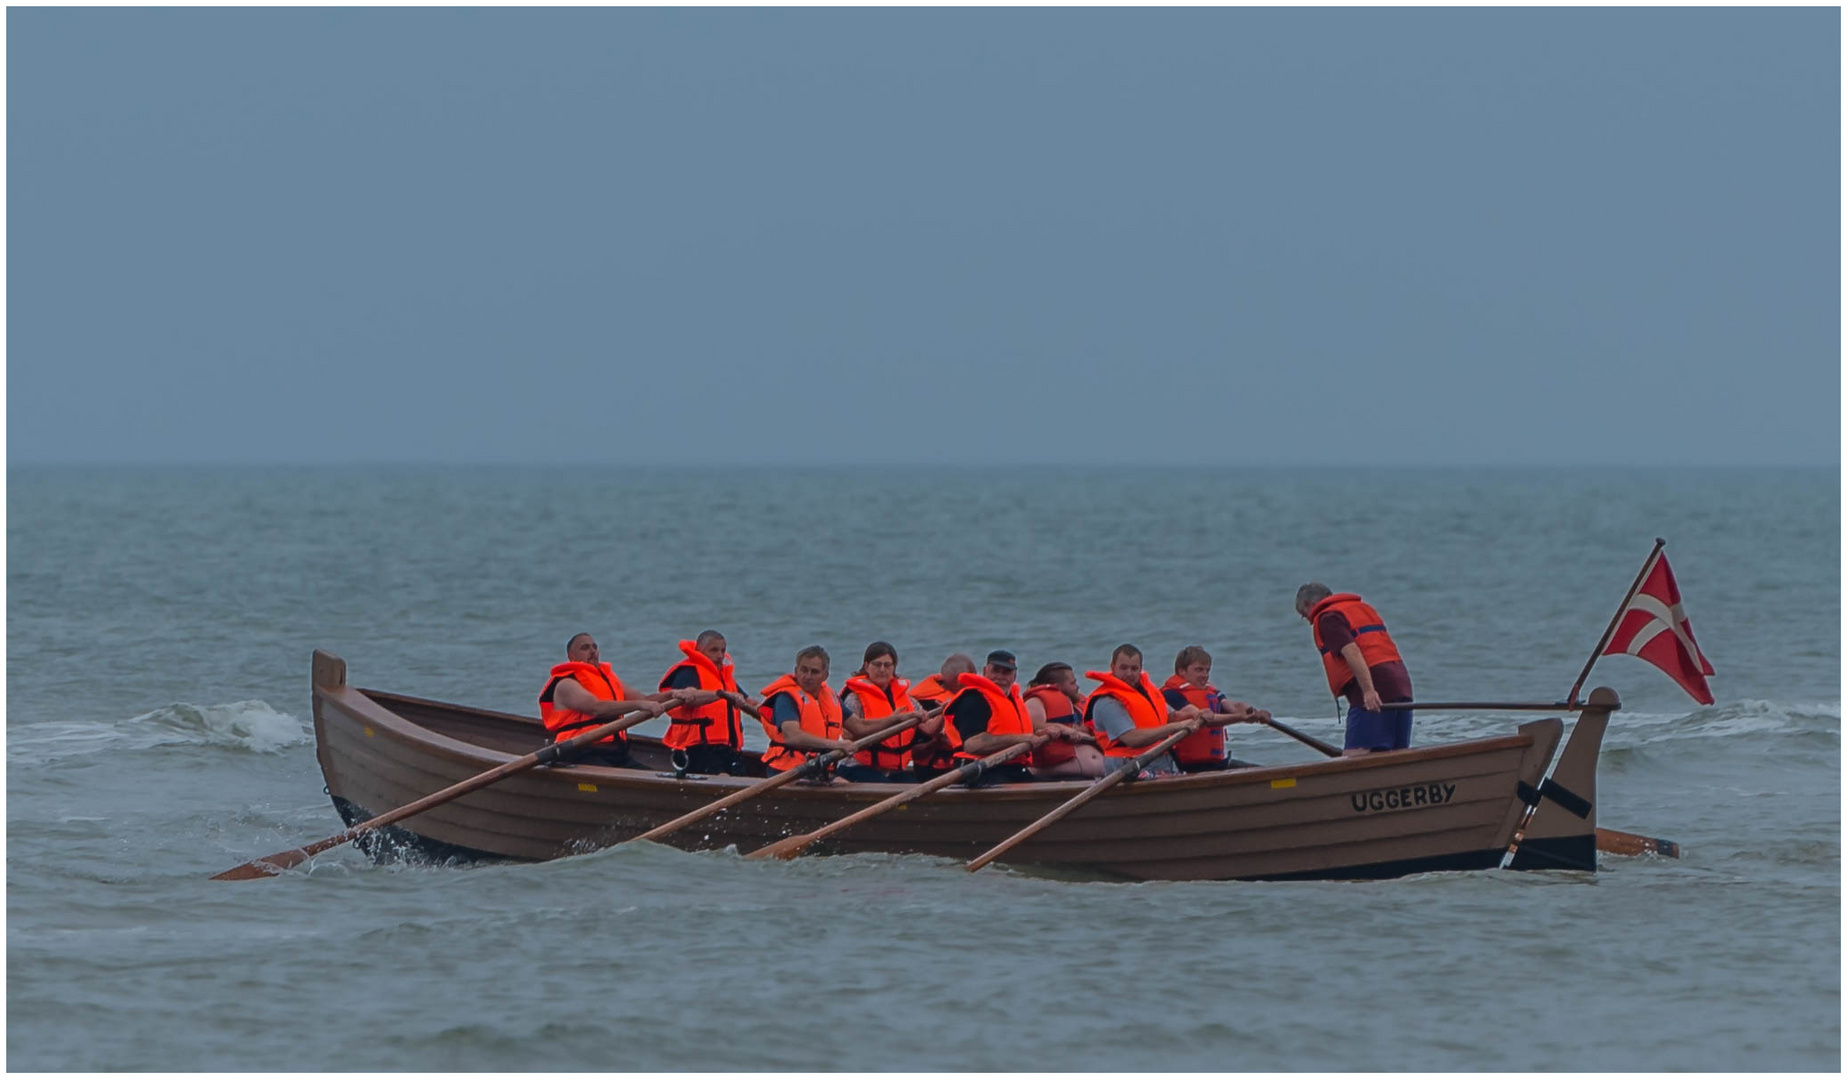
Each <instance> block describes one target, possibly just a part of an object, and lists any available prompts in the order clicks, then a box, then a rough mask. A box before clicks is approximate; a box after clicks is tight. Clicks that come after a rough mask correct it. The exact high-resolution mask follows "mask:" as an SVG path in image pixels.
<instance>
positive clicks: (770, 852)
mask: <svg viewBox="0 0 1848 1080" xmlns="http://www.w3.org/2000/svg"><path fill="white" fill-rule="evenodd" d="M1028 749H1029V747H1028V744H1026V743H1015V744H1014V745H1012V746H1010V747H1007V748H1006V749H1003V750H997V751H995V752H994V753H992V754H990V755H988V756H987V757H985V758H983V759H982V760H980V761H971V762H970V763H969V764H967V765H964V766H963V767H962V768H960V769H953V770H951V771H950V772H946V773H944V774H943V775H942V776H937V777H932V778H931V779H929V780H927V781H925V782H924V783H922V784H919V785H917V786H916V787H912V788H908V789H906V790H905V791H901V792H899V793H898V794H897V795H894V796H892V797H891V798H889V799H886V800H884V801H883V802H877V803H874V804H873V805H871V806H869V807H867V808H866V809H864V810H861V811H859V812H858V813H855V814H849V815H847V816H846V817H844V818H842V819H840V820H839V821H835V822H830V823H829V824H826V825H823V826H822V827H821V828H819V829H816V830H815V831H814V832H808V833H803V834H802V835H801V836H791V837H787V838H785V839H782V840H778V841H777V842H776V843H774V844H770V845H768V846H767V847H760V848H758V849H757V850H756V851H753V852H751V853H750V854H749V855H746V856H745V858H747V859H793V858H795V857H796V856H797V855H800V854H802V849H804V848H806V847H808V846H809V845H810V844H813V843H814V842H815V841H817V840H820V839H823V838H825V837H829V836H833V835H834V834H835V833H837V832H840V831H841V830H842V829H845V828H847V827H849V826H851V825H858V824H859V823H860V822H862V821H865V820H866V819H867V818H875V817H878V816H879V815H880V814H883V813H885V812H886V811H887V810H896V809H898V808H899V807H901V806H903V805H905V804H906V803H908V802H910V801H912V800H913V799H921V798H923V797H924V796H926V795H929V794H930V793H931V792H933V791H937V790H940V789H942V788H946V787H949V786H950V785H951V784H971V783H974V782H975V780H976V778H977V777H979V776H981V775H982V773H984V772H985V771H987V770H988V768H989V766H991V765H999V764H1001V763H1002V762H1004V761H1006V760H1008V759H1009V758H1014V757H1019V756H1020V755H1021V754H1023V753H1026V751H1027V750H1028Z"/></svg>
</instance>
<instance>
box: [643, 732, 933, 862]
mask: <svg viewBox="0 0 1848 1080" xmlns="http://www.w3.org/2000/svg"><path fill="white" fill-rule="evenodd" d="M934 715H936V710H932V711H931V712H927V713H925V714H924V715H922V716H914V717H912V718H911V719H909V720H905V721H902V722H900V723H897V724H893V725H892V726H891V727H889V728H885V729H883V730H881V731H875V732H873V733H872V734H871V735H867V736H865V737H864V738H860V739H855V740H854V741H853V743H852V744H851V745H849V746H848V747H847V749H845V750H830V751H828V752H827V753H825V754H823V755H821V756H820V757H815V758H810V759H809V760H808V761H806V762H804V763H803V764H801V765H798V766H796V767H795V768H793V769H788V770H785V771H783V772H780V773H777V774H776V775H775V776H772V777H769V778H767V779H764V780H760V781H758V782H757V783H755V784H752V785H751V786H750V787H748V788H745V789H744V790H743V791H735V792H733V793H732V794H730V795H727V796H725V797H724V798H723V799H720V800H718V801H717V802H710V803H707V804H706V805H705V806H702V807H700V808H699V809H698V810H694V811H691V812H690V813H685V814H682V815H680V816H679V817H677V818H675V819H674V820H672V821H670V822H668V823H667V824H665V825H656V826H655V827H654V828H652V829H649V830H648V831H647V832H645V833H643V834H642V835H640V836H633V837H630V838H629V839H627V840H624V841H623V843H624V844H632V843H634V842H635V841H637V840H659V839H661V838H662V837H663V836H666V835H668V834H669V833H675V832H679V831H680V830H681V829H684V828H686V827H687V826H688V825H691V824H693V823H694V822H696V821H701V820H703V819H705V818H709V817H711V816H712V815H714V814H716V813H718V812H719V811H721V810H724V809H727V808H729V807H733V806H737V805H738V804H739V803H741V802H743V801H744V800H746V799H754V798H756V797H757V796H759V795H762V794H763V793H764V792H766V791H773V790H775V789H777V788H780V787H782V786H783V785H784V784H793V783H795V782H796V781H797V780H800V779H802V778H803V777H805V776H809V775H811V774H813V773H816V772H819V771H821V770H822V769H823V768H825V767H827V766H829V765H832V764H834V763H835V762H837V761H840V760H841V759H843V758H845V757H847V756H848V755H850V754H855V753H858V752H860V751H861V750H864V749H866V748H867V747H869V746H871V745H873V744H874V743H878V742H884V741H885V740H887V739H889V738H891V737H892V736H894V735H897V734H898V733H899V732H901V731H909V730H910V729H912V728H914V727H916V726H918V725H919V724H921V723H923V722H924V721H926V720H928V719H930V718H931V717H932V716H934Z"/></svg>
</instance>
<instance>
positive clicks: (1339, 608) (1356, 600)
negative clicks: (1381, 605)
mask: <svg viewBox="0 0 1848 1080" xmlns="http://www.w3.org/2000/svg"><path fill="white" fill-rule="evenodd" d="M1331 611H1332V612H1335V613H1336V614H1338V615H1340V616H1341V617H1342V618H1344V619H1346V620H1347V624H1348V628H1349V629H1350V630H1352V631H1354V644H1356V645H1359V646H1360V659H1361V662H1362V663H1364V664H1366V665H1367V666H1368V667H1375V666H1377V665H1380V664H1385V663H1390V662H1391V661H1394V660H1398V659H1399V647H1398V646H1397V645H1394V644H1393V643H1392V635H1390V634H1388V633H1387V632H1386V620H1385V619H1382V618H1380V613H1379V612H1377V611H1375V610H1373V608H1372V606H1371V605H1369V604H1368V603H1367V602H1366V601H1365V600H1362V599H1361V598H1360V597H1359V596H1357V595H1355V594H1354V593H1351V592H1344V593H1336V594H1335V595H1333V596H1329V597H1324V598H1323V599H1322V600H1321V601H1320V602H1319V603H1317V604H1316V605H1315V606H1314V607H1312V608H1310V609H1309V629H1310V631H1311V632H1312V633H1313V634H1314V635H1315V647H1316V649H1317V650H1318V651H1320V652H1321V654H1322V673H1323V674H1325V675H1327V676H1328V692H1329V693H1331V694H1333V695H1335V696H1336V697H1340V696H1341V688H1342V687H1344V686H1346V685H1347V684H1348V683H1349V681H1351V680H1352V679H1354V678H1355V677H1356V676H1355V674H1354V672H1353V671H1351V670H1349V668H1348V663H1347V661H1346V660H1343V659H1342V658H1341V654H1340V653H1338V652H1332V651H1330V650H1329V648H1328V645H1327V643H1326V642H1324V641H1323V640H1322V627H1321V626H1320V625H1319V624H1320V621H1321V618H1322V616H1324V615H1326V614H1328V613H1329V612H1331Z"/></svg>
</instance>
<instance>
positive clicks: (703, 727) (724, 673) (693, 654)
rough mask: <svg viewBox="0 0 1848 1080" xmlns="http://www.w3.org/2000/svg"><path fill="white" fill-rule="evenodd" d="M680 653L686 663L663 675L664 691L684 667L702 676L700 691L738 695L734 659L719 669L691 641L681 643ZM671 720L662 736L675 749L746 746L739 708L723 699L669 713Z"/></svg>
mask: <svg viewBox="0 0 1848 1080" xmlns="http://www.w3.org/2000/svg"><path fill="white" fill-rule="evenodd" d="M680 651H681V652H683V653H686V654H687V658H686V659H685V660H682V661H680V662H679V663H678V664H675V665H674V666H673V667H671V668H668V669H667V674H665V675H663V676H661V689H663V690H666V689H668V685H667V684H668V683H670V682H673V681H674V673H675V672H677V671H679V670H680V669H682V668H692V669H693V672H694V674H696V675H698V676H699V688H700V689H701V690H729V691H731V692H732V693H734V694H735V693H737V692H738V680H737V679H736V678H735V677H733V675H732V665H731V657H730V656H727V657H726V658H725V666H724V667H719V666H718V665H716V664H714V663H713V662H712V659H711V658H710V657H708V656H707V655H706V654H705V653H703V652H700V651H699V650H698V649H696V648H694V647H693V643H692V642H691V641H683V642H681V643H680ZM667 715H668V718H669V719H671V720H672V721H673V723H672V724H671V725H669V726H668V729H667V734H666V735H663V736H661V742H662V744H663V745H665V746H667V747H668V748H669V749H672V750H685V749H686V748H687V747H689V746H729V747H731V748H732V749H733V750H740V749H743V747H744V731H743V729H742V728H741V727H740V726H739V724H738V706H736V705H733V704H732V703H731V702H729V701H726V700H725V699H724V698H720V699H719V700H717V701H715V702H713V703H712V704H710V705H701V706H698V707H697V708H695V707H693V706H690V705H682V706H680V707H679V708H676V709H669V710H667Z"/></svg>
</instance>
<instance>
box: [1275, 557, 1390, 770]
mask: <svg viewBox="0 0 1848 1080" xmlns="http://www.w3.org/2000/svg"><path fill="white" fill-rule="evenodd" d="M1296 613H1297V614H1298V615H1301V616H1302V617H1303V619H1304V620H1305V621H1306V622H1308V623H1309V629H1310V632H1311V633H1312V634H1313V635H1314V636H1315V647H1316V649H1317V650H1319V651H1320V652H1321V654H1322V674H1324V675H1326V676H1327V677H1328V690H1329V692H1330V693H1332V694H1334V695H1335V697H1336V698H1337V699H1339V698H1341V697H1343V696H1345V697H1346V698H1347V700H1348V713H1347V739H1346V742H1345V743H1343V749H1342V751H1341V753H1342V756H1344V757H1353V756H1355V755H1358V754H1366V753H1371V752H1373V751H1375V750H1404V749H1405V748H1406V747H1409V746H1411V745H1412V710H1410V709H1388V708H1386V707H1385V705H1384V702H1388V701H1392V702H1407V701H1410V700H1412V675H1411V673H1410V672H1409V671H1406V670H1405V661H1404V660H1402V659H1401V658H1400V656H1399V647H1398V646H1397V645H1395V644H1393V640H1392V635H1391V634H1388V633H1387V632H1386V620H1384V619H1382V618H1380V613H1379V612H1377V611H1375V610H1373V608H1372V607H1371V606H1370V605H1369V604H1368V603H1367V602H1366V601H1365V600H1362V599H1361V598H1360V597H1359V596H1357V595H1355V594H1354V593H1331V592H1329V590H1328V586H1326V585H1324V584H1322V583H1321V582H1319V581H1311V582H1309V583H1308V584H1307V585H1304V586H1303V587H1302V588H1300V589H1297V590H1296Z"/></svg>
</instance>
